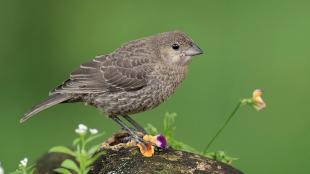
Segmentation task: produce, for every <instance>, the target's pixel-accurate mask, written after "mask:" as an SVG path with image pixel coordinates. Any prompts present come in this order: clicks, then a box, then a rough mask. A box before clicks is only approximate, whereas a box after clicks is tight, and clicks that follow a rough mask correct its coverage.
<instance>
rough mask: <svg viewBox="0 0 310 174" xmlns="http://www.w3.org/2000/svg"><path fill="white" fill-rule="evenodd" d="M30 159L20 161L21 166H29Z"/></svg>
mask: <svg viewBox="0 0 310 174" xmlns="http://www.w3.org/2000/svg"><path fill="white" fill-rule="evenodd" d="M27 163H28V159H27V158H24V159H23V160H21V161H20V166H21V167H27Z"/></svg>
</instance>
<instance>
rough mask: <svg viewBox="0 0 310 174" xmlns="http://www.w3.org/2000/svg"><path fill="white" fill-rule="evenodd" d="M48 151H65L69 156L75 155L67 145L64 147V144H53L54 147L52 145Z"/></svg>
mask: <svg viewBox="0 0 310 174" xmlns="http://www.w3.org/2000/svg"><path fill="white" fill-rule="evenodd" d="M49 152H58V153H65V154H68V155H71V156H76V155H75V153H74V152H73V151H72V150H71V149H69V148H68V147H65V146H55V147H52V148H51V149H50V150H49Z"/></svg>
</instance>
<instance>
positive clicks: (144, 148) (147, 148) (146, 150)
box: [137, 143, 154, 157]
mask: <svg viewBox="0 0 310 174" xmlns="http://www.w3.org/2000/svg"><path fill="white" fill-rule="evenodd" d="M137 146H138V147H139V149H140V152H141V154H142V155H143V156H145V157H152V156H153V155H154V147H153V146H152V144H151V143H148V144H142V143H139V144H137Z"/></svg>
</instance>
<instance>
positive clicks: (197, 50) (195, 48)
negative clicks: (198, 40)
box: [185, 44, 203, 56]
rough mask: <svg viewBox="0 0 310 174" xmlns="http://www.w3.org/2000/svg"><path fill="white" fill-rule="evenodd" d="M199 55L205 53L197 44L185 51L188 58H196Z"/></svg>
mask: <svg viewBox="0 0 310 174" xmlns="http://www.w3.org/2000/svg"><path fill="white" fill-rule="evenodd" d="M199 54H203V51H202V50H201V49H200V48H199V47H198V46H197V45H195V44H194V45H193V46H192V47H190V48H189V49H187V50H186V51H185V55H186V56H196V55H199Z"/></svg>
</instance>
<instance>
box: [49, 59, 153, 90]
mask: <svg viewBox="0 0 310 174" xmlns="http://www.w3.org/2000/svg"><path fill="white" fill-rule="evenodd" d="M115 57H117V56H113V55H103V56H99V57H96V58H95V59H93V60H92V61H90V62H88V63H85V64H82V65H81V66H80V67H79V68H78V69H77V70H75V71H73V72H72V73H71V75H70V79H68V80H67V81H65V82H64V83H63V84H62V85H60V86H58V87H57V88H56V89H54V90H53V91H52V92H51V93H80V94H83V93H84V94H85V93H102V92H116V91H133V90H139V89H141V88H143V87H144V86H146V85H147V76H148V74H149V73H150V72H151V71H152V69H153V66H152V65H151V64H150V59H148V58H145V57H143V56H140V57H139V56H138V57H134V58H133V57H131V56H129V57H128V58H126V57H119V56H118V57H117V58H115Z"/></svg>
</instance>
